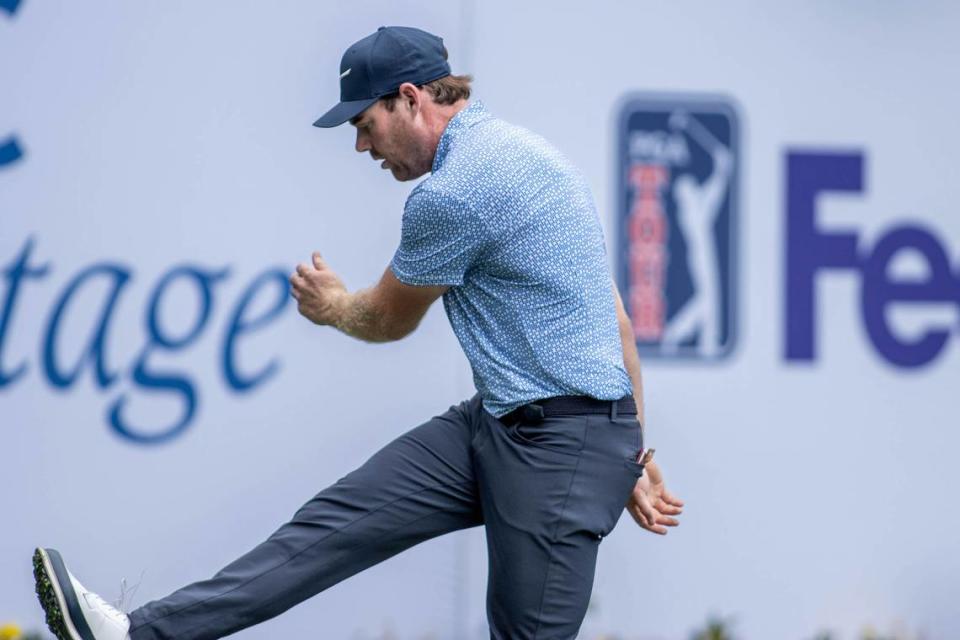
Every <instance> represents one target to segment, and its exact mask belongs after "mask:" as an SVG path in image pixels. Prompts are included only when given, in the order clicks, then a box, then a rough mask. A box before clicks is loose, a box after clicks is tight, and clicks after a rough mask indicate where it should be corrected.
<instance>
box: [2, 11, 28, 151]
mask: <svg viewBox="0 0 960 640" xmlns="http://www.w3.org/2000/svg"><path fill="white" fill-rule="evenodd" d="M20 4H21V0H0V14H4V13H5V14H7V15H8V16H13V15H14V14H15V13H16V12H17V9H19V8H20ZM22 157H23V149H22V148H21V147H20V144H19V143H18V142H17V139H16V138H15V137H13V136H8V137H6V138H0V169H4V168H6V167H8V166H9V165H11V164H13V163H14V162H16V161H18V160H19V159H20V158H22Z"/></svg>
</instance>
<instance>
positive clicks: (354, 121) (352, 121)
mask: <svg viewBox="0 0 960 640" xmlns="http://www.w3.org/2000/svg"><path fill="white" fill-rule="evenodd" d="M361 120H363V114H362V113H361V114H360V115H357V116H353V117H352V118H350V124H352V125H353V126H357V125H359V124H360V121H361Z"/></svg>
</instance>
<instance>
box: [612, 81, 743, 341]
mask: <svg viewBox="0 0 960 640" xmlns="http://www.w3.org/2000/svg"><path fill="white" fill-rule="evenodd" d="M737 135H738V130H737V117H736V112H735V111H734V109H733V107H732V106H731V105H730V103H729V102H727V101H718V100H703V99H697V98H688V99H676V98H669V99H657V98H655V97H653V98H649V97H641V98H636V99H633V100H630V101H628V102H626V103H625V104H624V107H623V109H622V111H621V117H620V135H619V143H618V155H619V161H620V168H621V170H620V184H619V187H620V189H619V191H620V217H619V219H620V221H621V224H620V233H619V234H618V235H619V251H618V258H619V264H618V278H619V286H620V288H621V294H622V296H623V298H624V300H626V301H627V305H628V306H629V307H630V309H629V311H631V313H630V316H631V318H632V319H633V322H634V333H635V334H636V336H637V346H638V348H639V349H640V350H641V353H642V354H643V355H645V356H648V357H654V358H683V359H699V360H717V359H720V358H723V357H724V356H726V355H728V354H729V353H730V352H731V351H732V349H733V346H734V342H735V337H736V317H735V315H736V303H735V302H736V301H735V297H736V296H735V293H736V287H735V283H736V269H735V267H736V257H737V256H736V242H735V240H736V231H737V221H738V220H737V210H736V186H737V185H736V181H735V176H736V171H735V170H736V167H737V156H736V153H737V139H736V137H737Z"/></svg>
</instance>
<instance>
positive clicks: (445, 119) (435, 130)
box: [430, 100, 468, 164]
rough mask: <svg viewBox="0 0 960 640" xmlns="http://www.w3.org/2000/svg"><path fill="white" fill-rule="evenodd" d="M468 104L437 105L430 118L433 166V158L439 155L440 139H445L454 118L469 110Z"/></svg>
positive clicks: (458, 102) (462, 102) (431, 159)
mask: <svg viewBox="0 0 960 640" xmlns="http://www.w3.org/2000/svg"><path fill="white" fill-rule="evenodd" d="M467 104H468V102H467V101H466V100H458V101H457V102H454V103H453V104H441V105H435V107H434V109H433V113H432V114H431V118H430V136H431V139H430V144H431V148H432V149H433V153H432V154H430V162H431V164H432V163H433V158H434V157H435V156H436V155H437V147H438V146H439V145H440V138H441V137H443V132H444V131H445V130H446V129H447V125H448V124H450V121H451V120H453V118H454V116H456V115H457V114H458V113H460V112H461V111H463V110H464V109H466V108H467Z"/></svg>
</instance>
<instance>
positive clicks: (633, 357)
mask: <svg viewBox="0 0 960 640" xmlns="http://www.w3.org/2000/svg"><path fill="white" fill-rule="evenodd" d="M620 342H621V343H622V344H623V366H624V367H626V369H627V374H629V376H630V382H631V383H632V384H633V399H634V401H636V403H637V419H638V420H639V421H640V424H645V420H644V413H643V409H644V407H643V375H642V373H641V372H640V354H639V353H637V342H636V338H635V337H634V334H633V327H631V326H630V322H629V320H628V321H627V322H622V321H621V322H620Z"/></svg>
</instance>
